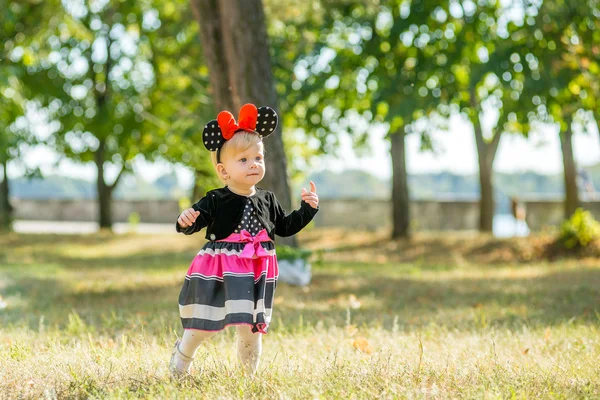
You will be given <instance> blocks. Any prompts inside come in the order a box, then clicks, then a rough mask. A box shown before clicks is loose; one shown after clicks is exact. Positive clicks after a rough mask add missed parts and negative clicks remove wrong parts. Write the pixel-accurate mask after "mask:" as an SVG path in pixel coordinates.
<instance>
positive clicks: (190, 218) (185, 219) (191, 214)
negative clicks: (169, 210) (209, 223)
mask: <svg viewBox="0 0 600 400" xmlns="http://www.w3.org/2000/svg"><path fill="white" fill-rule="evenodd" d="M198 215H200V211H196V210H194V209H193V208H188V209H187V210H185V211H184V212H182V213H181V215H180V216H179V218H177V223H178V224H179V226H180V227H182V228H187V227H188V226H192V225H194V222H196V218H198Z"/></svg>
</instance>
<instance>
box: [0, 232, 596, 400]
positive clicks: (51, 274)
mask: <svg viewBox="0 0 600 400" xmlns="http://www.w3.org/2000/svg"><path fill="white" fill-rule="evenodd" d="M385 235H386V233H385V232H374V233H369V234H366V233H364V232H363V233H349V232H344V231H323V230H312V231H309V232H306V233H303V234H302V235H301V240H302V243H303V244H304V245H305V246H307V247H309V248H312V249H313V250H317V251H316V253H315V254H316V256H315V257H314V259H313V281H312V283H311V285H310V286H308V287H307V288H299V287H293V286H290V285H286V284H283V283H281V284H280V285H279V286H278V288H277V293H276V303H275V311H274V321H273V323H272V324H271V326H270V328H269V332H270V333H269V334H268V335H266V336H265V337H264V338H263V356H262V359H261V365H260V368H259V369H260V370H259V373H258V375H257V377H256V378H255V379H249V378H245V377H243V376H240V374H239V372H238V370H237V360H236V355H235V347H236V346H235V335H234V330H233V329H231V330H229V329H227V330H225V331H224V332H222V333H220V334H219V335H216V336H215V337H214V338H213V339H211V341H210V342H209V343H208V345H207V346H204V347H202V348H201V349H200V350H199V352H198V354H197V356H198V361H197V362H196V364H195V366H194V373H193V374H192V376H190V377H189V378H187V379H182V380H172V379H170V377H169V374H168V371H167V362H168V359H169V356H170V351H171V346H172V344H173V342H174V340H175V339H176V335H181V326H180V322H179V319H178V313H177V295H178V293H179V289H180V287H181V283H182V279H183V275H184V274H185V271H186V269H187V266H188V265H189V262H190V261H191V259H192V258H193V256H194V254H195V253H196V251H197V249H198V248H199V246H200V245H201V242H202V239H201V236H200V235H194V236H191V237H184V236H178V235H164V236H143V235H125V236H112V235H108V234H96V235H89V236H79V237H74V236H55V235H16V234H11V235H3V236H0V296H2V300H3V301H4V302H5V303H6V308H4V309H0V327H1V329H0V398H10V399H12V398H191V397H201V398H210V399H212V398H261V399H263V398H268V399H272V398H344V399H345V398H427V399H429V398H485V399H487V398H502V399H504V398H509V399H512V398H514V399H522V398H528V399H538V398H552V399H555V398H556V399H563V398H589V399H597V398H600V262H598V260H597V258H593V257H592V258H587V259H586V258H578V259H562V260H559V261H556V262H547V261H543V260H541V259H537V257H536V256H535V246H536V244H535V243H536V241H539V240H540V239H539V238H535V237H534V238H531V239H528V240H524V239H519V240H518V241H517V240H494V239H492V238H489V237H485V236H470V235H458V234H452V235H444V236H442V235H421V236H418V237H416V238H414V239H413V240H412V241H410V242H394V241H387V240H385Z"/></svg>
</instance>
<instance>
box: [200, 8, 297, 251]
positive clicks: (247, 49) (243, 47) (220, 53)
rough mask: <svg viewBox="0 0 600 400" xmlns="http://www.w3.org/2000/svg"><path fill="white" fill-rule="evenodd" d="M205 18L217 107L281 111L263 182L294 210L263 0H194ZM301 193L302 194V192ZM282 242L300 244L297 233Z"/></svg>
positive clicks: (204, 36) (205, 44) (206, 48)
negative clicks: (244, 106)
mask: <svg viewBox="0 0 600 400" xmlns="http://www.w3.org/2000/svg"><path fill="white" fill-rule="evenodd" d="M191 7H192V11H193V12H194V15H195V17H196V19H197V20H198V23H199V24H200V34H201V40H202V46H203V52H204V56H205V58H206V62H207V65H208V69H209V71H210V82H211V86H212V90H213V96H214V99H215V106H216V108H217V110H218V111H220V110H230V111H231V112H232V113H233V114H234V115H237V113H238V111H239V109H240V108H241V107H242V105H244V104H245V103H254V104H256V106H257V107H260V106H265V105H266V106H270V107H272V108H273V109H275V111H277V113H278V114H279V115H280V123H279V125H278V127H277V130H276V131H275V132H274V134H272V135H271V136H269V137H268V138H266V139H265V142H264V143H265V152H266V157H265V162H266V169H267V173H266V175H265V178H264V179H263V181H262V182H261V184H260V186H262V187H264V188H266V189H269V190H272V191H273V192H274V193H275V195H276V196H277V198H278V199H279V201H280V203H281V205H282V206H283V207H284V208H285V209H286V210H288V211H291V197H290V187H289V184H288V177H287V160H286V157H285V151H284V146H283V139H282V130H281V123H282V120H281V113H280V112H279V107H278V98H277V92H276V91H275V82H274V77H273V73H272V70H271V58H270V55H269V46H268V37H267V31H266V24H265V15H264V11H263V5H262V2H261V0H192V1H191ZM299 195H300V194H298V196H299ZM280 242H282V243H284V244H289V245H295V244H296V240H295V238H294V237H291V238H281V239H280Z"/></svg>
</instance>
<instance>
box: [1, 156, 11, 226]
mask: <svg viewBox="0 0 600 400" xmlns="http://www.w3.org/2000/svg"><path fill="white" fill-rule="evenodd" d="M7 164H8V163H7V162H6V161H3V162H2V163H1V165H2V171H3V173H4V179H2V182H0V232H8V231H10V230H11V224H12V211H13V210H12V206H11V204H10V188H9V186H8V171H7V169H8V168H7Z"/></svg>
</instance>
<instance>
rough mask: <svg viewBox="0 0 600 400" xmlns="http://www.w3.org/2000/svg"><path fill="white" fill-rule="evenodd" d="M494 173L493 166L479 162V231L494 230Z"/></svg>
mask: <svg viewBox="0 0 600 400" xmlns="http://www.w3.org/2000/svg"><path fill="white" fill-rule="evenodd" d="M493 176H494V173H493V171H492V168H491V166H489V165H488V164H486V163H482V162H480V163H479V187H480V190H481V197H480V199H479V231H480V232H492V231H493V226H494V184H493Z"/></svg>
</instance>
